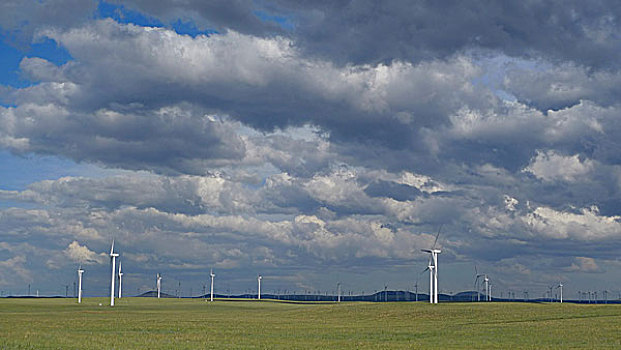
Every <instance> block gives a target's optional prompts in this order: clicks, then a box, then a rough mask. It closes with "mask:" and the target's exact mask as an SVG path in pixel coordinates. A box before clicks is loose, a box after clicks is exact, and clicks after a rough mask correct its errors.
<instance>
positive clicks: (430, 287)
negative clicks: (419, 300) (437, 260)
mask: <svg viewBox="0 0 621 350" xmlns="http://www.w3.org/2000/svg"><path fill="white" fill-rule="evenodd" d="M427 270H429V303H431V304H433V303H434V300H435V298H434V292H433V270H434V266H433V264H432V259H431V257H429V262H428V263H427V268H425V269H424V270H423V272H425V271H427Z"/></svg>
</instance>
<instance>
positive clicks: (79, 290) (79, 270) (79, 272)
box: [78, 266, 84, 304]
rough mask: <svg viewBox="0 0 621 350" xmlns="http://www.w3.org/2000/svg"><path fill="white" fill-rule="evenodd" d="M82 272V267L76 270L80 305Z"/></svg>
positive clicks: (79, 302)
mask: <svg viewBox="0 0 621 350" xmlns="http://www.w3.org/2000/svg"><path fill="white" fill-rule="evenodd" d="M83 273H84V270H82V266H80V267H79V268H78V304H81V303H82V274H83Z"/></svg>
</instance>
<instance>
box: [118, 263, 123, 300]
mask: <svg viewBox="0 0 621 350" xmlns="http://www.w3.org/2000/svg"><path fill="white" fill-rule="evenodd" d="M122 288H123V272H122V271H121V261H120V260H119V299H121V297H122V295H123V293H122V292H121V290H122Z"/></svg>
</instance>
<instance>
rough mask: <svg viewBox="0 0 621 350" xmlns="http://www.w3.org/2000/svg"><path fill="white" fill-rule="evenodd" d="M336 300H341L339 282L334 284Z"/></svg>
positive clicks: (338, 301)
mask: <svg viewBox="0 0 621 350" xmlns="http://www.w3.org/2000/svg"><path fill="white" fill-rule="evenodd" d="M336 302H337V303H340V302H341V282H339V283H337V284H336Z"/></svg>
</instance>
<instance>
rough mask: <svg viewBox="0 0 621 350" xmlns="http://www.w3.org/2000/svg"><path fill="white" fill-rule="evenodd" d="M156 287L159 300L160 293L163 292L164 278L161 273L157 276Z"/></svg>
mask: <svg viewBox="0 0 621 350" xmlns="http://www.w3.org/2000/svg"><path fill="white" fill-rule="evenodd" d="M156 286H157V298H158V299H159V298H160V291H161V290H162V276H161V275H160V274H159V273H158V274H157V280H156Z"/></svg>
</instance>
